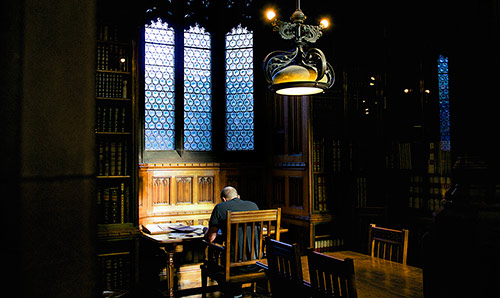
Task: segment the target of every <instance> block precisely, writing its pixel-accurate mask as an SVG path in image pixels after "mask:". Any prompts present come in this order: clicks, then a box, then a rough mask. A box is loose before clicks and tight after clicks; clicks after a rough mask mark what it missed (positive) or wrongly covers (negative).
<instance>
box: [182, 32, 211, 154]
mask: <svg viewBox="0 0 500 298" xmlns="http://www.w3.org/2000/svg"><path fill="white" fill-rule="evenodd" d="M210 76H211V41H210V34H209V33H207V32H205V29H203V28H200V27H199V26H198V25H196V26H194V27H191V28H189V30H185V31H184V150H189V151H210V150H212V95H211V94H212V82H211V78H210Z"/></svg>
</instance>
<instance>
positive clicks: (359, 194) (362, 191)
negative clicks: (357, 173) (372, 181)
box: [356, 177, 367, 207]
mask: <svg viewBox="0 0 500 298" xmlns="http://www.w3.org/2000/svg"><path fill="white" fill-rule="evenodd" d="M366 198H367V191H366V177H356V207H366V206H367V203H366Z"/></svg>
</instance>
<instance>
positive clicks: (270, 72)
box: [262, 49, 298, 83]
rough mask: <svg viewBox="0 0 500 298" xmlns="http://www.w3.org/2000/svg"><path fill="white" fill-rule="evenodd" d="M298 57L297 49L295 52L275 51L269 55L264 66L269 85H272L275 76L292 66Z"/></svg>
mask: <svg viewBox="0 0 500 298" xmlns="http://www.w3.org/2000/svg"><path fill="white" fill-rule="evenodd" d="M297 55H298V51H297V49H295V51H293V52H291V51H280V50H278V51H274V52H271V53H269V54H268V55H267V56H266V58H264V62H263V64H262V66H263V68H264V75H265V78H266V80H267V82H268V83H272V80H273V79H272V77H273V76H274V74H275V73H276V72H277V71H278V70H281V69H283V68H285V67H287V66H288V65H290V64H292V63H293V61H294V60H295V58H296V57H297Z"/></svg>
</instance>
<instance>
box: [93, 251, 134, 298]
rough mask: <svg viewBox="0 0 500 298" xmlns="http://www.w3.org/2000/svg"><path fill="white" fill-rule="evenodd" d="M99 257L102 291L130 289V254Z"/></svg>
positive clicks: (102, 255)
mask: <svg viewBox="0 0 500 298" xmlns="http://www.w3.org/2000/svg"><path fill="white" fill-rule="evenodd" d="M98 257H99V258H98V259H99V267H100V268H99V269H100V275H101V282H102V284H101V287H102V290H104V291H105V290H108V291H110V290H125V289H129V288H130V284H131V276H132V275H131V257H130V253H128V252H123V253H116V254H101V255H99V256H98Z"/></svg>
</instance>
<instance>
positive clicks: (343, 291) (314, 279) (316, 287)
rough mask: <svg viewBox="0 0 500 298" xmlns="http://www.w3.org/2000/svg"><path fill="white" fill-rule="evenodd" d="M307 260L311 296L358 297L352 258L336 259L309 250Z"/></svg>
mask: <svg viewBox="0 0 500 298" xmlns="http://www.w3.org/2000/svg"><path fill="white" fill-rule="evenodd" d="M307 262H308V266H309V277H310V279H311V295H312V297H339V298H340V297H342V298H356V297H358V292H357V290H356V280H355V276H354V261H353V260H352V259H350V258H347V259H338V258H335V257H332V256H328V255H324V254H322V253H318V252H315V251H312V250H310V251H309V252H308V254H307Z"/></svg>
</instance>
